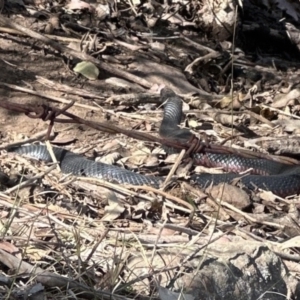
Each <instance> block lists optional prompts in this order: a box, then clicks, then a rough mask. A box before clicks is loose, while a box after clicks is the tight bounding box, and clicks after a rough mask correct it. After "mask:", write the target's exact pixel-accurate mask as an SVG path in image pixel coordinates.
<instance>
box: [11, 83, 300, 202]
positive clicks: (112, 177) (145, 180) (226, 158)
mask: <svg viewBox="0 0 300 300" xmlns="http://www.w3.org/2000/svg"><path fill="white" fill-rule="evenodd" d="M161 96H162V100H166V102H165V104H164V116H163V120H162V123H161V126H160V135H161V136H163V137H174V136H176V138H177V139H181V140H183V141H185V140H188V139H189V137H190V135H191V133H190V131H189V130H187V129H179V128H178V125H179V123H180V122H181V117H182V101H181V99H180V98H179V97H178V96H177V95H176V94H175V93H174V92H172V91H171V90H169V89H163V90H162V92H161ZM10 151H14V152H17V153H19V154H25V155H27V156H29V157H31V158H35V159H40V160H43V161H46V162H51V161H52V159H51V156H50V154H49V152H48V150H47V148H46V146H44V145H29V146H22V147H19V148H15V149H12V150H10ZM53 151H54V154H55V156H56V159H57V161H59V163H60V168H61V170H62V172H63V173H71V174H74V175H80V176H88V177H94V178H100V179H104V180H108V181H113V182H117V183H127V184H132V185H150V186H154V187H159V185H160V184H161V183H162V182H163V178H162V177H158V176H146V175H142V174H138V173H135V172H132V171H129V170H126V169H123V168H120V167H117V166H113V165H109V164H104V163H100V162H95V161H93V160H90V159H87V158H85V157H83V156H82V155H79V154H75V153H73V152H70V151H68V150H65V149H62V148H57V147H53ZM194 160H195V162H196V163H198V164H202V165H206V166H208V167H217V166H222V167H223V168H224V169H225V170H229V171H230V170H231V171H243V170H247V169H249V168H252V170H253V171H252V172H253V173H254V174H250V175H246V176H244V177H241V179H240V181H241V183H242V184H243V185H244V186H245V187H247V188H249V189H254V188H261V189H264V190H269V191H272V192H273V193H274V194H277V195H279V196H282V197H285V196H288V195H292V194H299V193H300V166H291V165H286V164H282V163H278V162H274V161H269V160H266V159H256V158H255V159H250V158H243V157H240V156H237V155H223V154H210V153H207V154H195V155H194ZM238 177H240V176H239V175H238V174H234V173H227V174H215V175H214V174H199V175H193V176H192V177H191V179H192V181H194V182H195V183H196V184H197V185H198V186H199V187H204V186H207V185H209V184H210V183H213V184H218V183H221V182H230V181H231V180H233V179H235V178H238Z"/></svg>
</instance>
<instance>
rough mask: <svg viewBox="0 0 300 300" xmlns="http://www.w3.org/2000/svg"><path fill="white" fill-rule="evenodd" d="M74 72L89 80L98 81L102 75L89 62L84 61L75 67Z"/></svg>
mask: <svg viewBox="0 0 300 300" xmlns="http://www.w3.org/2000/svg"><path fill="white" fill-rule="evenodd" d="M73 71H74V72H76V73H79V74H81V75H82V76H84V77H86V78H87V79H89V80H96V79H97V78H98V75H99V73H100V71H99V69H98V68H97V67H96V66H95V65H94V64H93V63H91V62H89V61H82V62H80V63H78V64H77V65H76V66H75V67H74V69H73Z"/></svg>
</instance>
